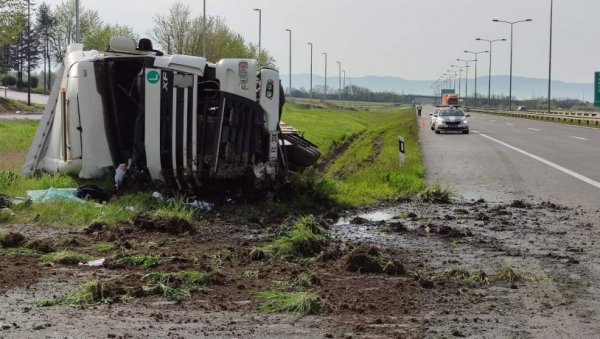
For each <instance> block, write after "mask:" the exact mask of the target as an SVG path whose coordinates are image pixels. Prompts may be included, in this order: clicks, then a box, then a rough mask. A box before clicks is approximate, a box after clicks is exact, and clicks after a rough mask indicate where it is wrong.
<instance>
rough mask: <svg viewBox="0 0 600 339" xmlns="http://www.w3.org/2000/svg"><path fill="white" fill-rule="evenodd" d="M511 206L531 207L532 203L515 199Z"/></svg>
mask: <svg viewBox="0 0 600 339" xmlns="http://www.w3.org/2000/svg"><path fill="white" fill-rule="evenodd" d="M510 207H514V208H531V204H528V203H525V202H524V201H523V200H514V201H513V202H512V203H511V204H510Z"/></svg>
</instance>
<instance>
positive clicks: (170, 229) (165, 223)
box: [132, 212, 196, 234]
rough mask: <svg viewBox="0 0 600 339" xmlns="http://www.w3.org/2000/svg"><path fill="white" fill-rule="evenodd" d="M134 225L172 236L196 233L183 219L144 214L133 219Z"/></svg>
mask: <svg viewBox="0 0 600 339" xmlns="http://www.w3.org/2000/svg"><path fill="white" fill-rule="evenodd" d="M132 222H133V225H134V226H135V227H136V228H139V229H141V230H145V231H157V232H164V233H170V234H182V233H186V232H189V233H191V234H193V233H195V232H196V229H195V228H194V227H193V226H192V224H190V223H189V222H188V221H187V220H184V219H181V218H164V217H158V216H154V215H152V214H150V213H146V212H142V213H139V214H137V215H136V216H135V217H133V220H132Z"/></svg>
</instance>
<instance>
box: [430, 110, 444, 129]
mask: <svg viewBox="0 0 600 339" xmlns="http://www.w3.org/2000/svg"><path fill="white" fill-rule="evenodd" d="M440 110H441V108H439V107H437V108H436V109H435V110H434V111H433V113H429V115H431V119H430V120H429V127H430V128H431V130H432V131H433V130H434V129H435V128H434V125H435V120H436V119H437V116H438V113H439V112H440Z"/></svg>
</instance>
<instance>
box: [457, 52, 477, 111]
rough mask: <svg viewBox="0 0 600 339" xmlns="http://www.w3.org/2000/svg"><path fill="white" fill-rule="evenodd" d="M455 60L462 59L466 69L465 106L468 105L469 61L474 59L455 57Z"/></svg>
mask: <svg viewBox="0 0 600 339" xmlns="http://www.w3.org/2000/svg"><path fill="white" fill-rule="evenodd" d="M456 61H462V62H464V63H465V66H464V67H465V68H466V69H467V72H466V73H467V74H466V75H465V78H466V79H465V106H466V107H468V106H469V62H474V61H476V60H465V59H456Z"/></svg>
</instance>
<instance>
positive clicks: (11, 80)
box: [2, 75, 17, 86]
mask: <svg viewBox="0 0 600 339" xmlns="http://www.w3.org/2000/svg"><path fill="white" fill-rule="evenodd" d="M16 84H17V78H15V77H14V76H12V75H6V76H4V77H2V86H14V85H16Z"/></svg>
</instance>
